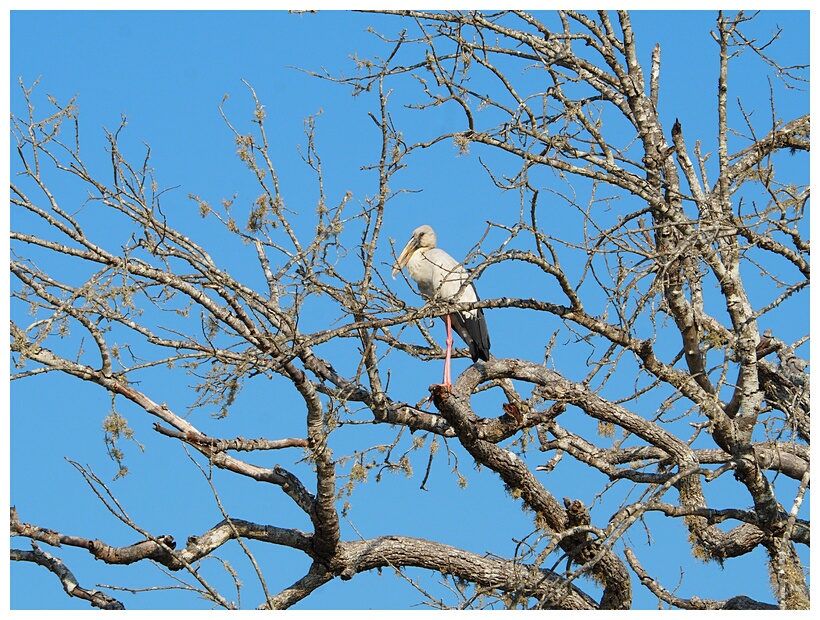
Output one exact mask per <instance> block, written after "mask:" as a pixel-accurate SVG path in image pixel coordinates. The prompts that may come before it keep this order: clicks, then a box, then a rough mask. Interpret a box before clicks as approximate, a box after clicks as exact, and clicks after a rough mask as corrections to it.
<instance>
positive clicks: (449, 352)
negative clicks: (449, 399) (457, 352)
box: [442, 314, 453, 389]
mask: <svg viewBox="0 0 820 620" xmlns="http://www.w3.org/2000/svg"><path fill="white" fill-rule="evenodd" d="M444 322H445V324H446V325H447V351H446V352H445V353H444V380H443V381H442V385H444V386H445V387H446V388H448V389H449V388H451V387H453V380H452V377H451V376H450V357H451V356H452V352H453V325H452V323H451V321H450V315H449V314H448V315H446V316H445V317H444Z"/></svg>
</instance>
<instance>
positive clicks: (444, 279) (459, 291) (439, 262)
mask: <svg viewBox="0 0 820 620" xmlns="http://www.w3.org/2000/svg"><path fill="white" fill-rule="evenodd" d="M405 265H406V266H407V272H408V273H409V274H410V277H411V278H413V280H414V281H415V282H416V284H418V287H419V292H420V293H421V295H422V297H424V298H425V299H427V300H442V301H447V302H454V303H461V302H473V301H478V295H477V294H476V291H475V287H474V286H473V285H472V283H470V284H466V285H465V284H464V283H465V282H466V281H467V279H468V275H467V271H466V270H465V269H464V267H462V266H461V264H460V263H459V262H458V261H456V259H454V258H453V257H452V256H450V255H449V254H448V253H447V252H445V251H444V250H442V249H440V248H437V247H436V233H435V232H434V231H433V229H432V228H431V227H430V226H427V225H426V224H425V225H424V226H419V227H418V228H417V229H416V230H414V231H413V236H412V237H411V238H410V241H409V242H408V243H407V245H406V246H405V248H404V249H403V250H402V252H401V254H400V255H399V258H398V260H397V261H396V265H395V266H394V267H393V277H396V274H397V273H398V272H399V271H401V269H402V267H404V266H405ZM444 322H445V324H446V325H447V352H446V356H445V359H444V385H446V386H450V385H452V383H451V380H450V355H451V351H452V346H453V336H452V332H451V326H452V329H455V331H456V333H457V334H458V335H459V336H461V338H462V340H464V342H465V343H466V344H467V346H468V347H469V348H470V357H471V358H472V359H473V362H476V361H478V359H479V358H480V359H482V360H484V361H488V360H489V359H490V335H489V333H488V332H487V322H486V321H485V320H484V312H483V311H482V310H481V308H478V309H476V310H462V311H458V312H453V313H451V314H449V315H447V316H445V317H444Z"/></svg>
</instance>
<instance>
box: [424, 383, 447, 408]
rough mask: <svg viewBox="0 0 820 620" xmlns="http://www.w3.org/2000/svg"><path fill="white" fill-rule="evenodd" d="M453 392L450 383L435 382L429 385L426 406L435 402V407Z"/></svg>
mask: <svg viewBox="0 0 820 620" xmlns="http://www.w3.org/2000/svg"><path fill="white" fill-rule="evenodd" d="M452 393H453V384H452V383H449V384H448V383H435V384H433V385H431V386H430V398H428V399H427V406H428V407H429V406H430V403H435V405H436V407H438V404H439V403H440V402H441V401H442V400H444V399H445V398H447V397H448V396H450V395H451V394H452Z"/></svg>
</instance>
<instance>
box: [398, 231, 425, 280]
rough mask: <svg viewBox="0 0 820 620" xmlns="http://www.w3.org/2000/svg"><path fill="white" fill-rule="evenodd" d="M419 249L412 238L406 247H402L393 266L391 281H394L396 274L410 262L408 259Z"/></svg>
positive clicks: (416, 242) (417, 243)
mask: <svg viewBox="0 0 820 620" xmlns="http://www.w3.org/2000/svg"><path fill="white" fill-rule="evenodd" d="M418 249H419V242H418V240H417V239H416V238H415V237H412V238H411V239H410V241H408V242H407V245H406V246H404V249H403V250H402V251H401V254H399V258H398V260H397V261H396V264H395V265H394V266H393V273H392V274H391V275H392V276H393V279H394V280H395V278H396V274H397V273H399V271H401V270H402V267H404V266H405V265H406V264H407V262H408V261H409V260H410V257H411V256H413V252H415V251H416V250H418Z"/></svg>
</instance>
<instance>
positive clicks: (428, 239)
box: [393, 224, 436, 278]
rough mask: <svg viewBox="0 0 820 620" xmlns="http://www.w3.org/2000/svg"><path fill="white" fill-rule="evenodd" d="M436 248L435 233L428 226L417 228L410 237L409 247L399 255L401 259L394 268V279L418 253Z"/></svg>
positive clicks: (405, 247)
mask: <svg viewBox="0 0 820 620" xmlns="http://www.w3.org/2000/svg"><path fill="white" fill-rule="evenodd" d="M434 247H436V233H435V231H434V230H433V229H432V228H431V227H430V226H428V225H427V224H424V225H423V226H419V227H418V228H416V230H414V231H413V236H412V237H410V241H408V242H407V245H406V246H404V249H403V250H402V251H401V254H399V258H398V260H397V261H396V264H395V265H394V267H393V277H394V278H395V277H396V274H397V273H398V272H399V271H401V269H402V267H404V266H405V265H406V264H407V262H408V261H409V260H410V257H411V256H413V254H414V253H415V252H416V251H418V250H429V249H430V248H434Z"/></svg>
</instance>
